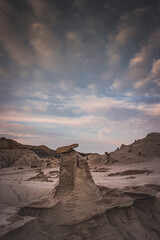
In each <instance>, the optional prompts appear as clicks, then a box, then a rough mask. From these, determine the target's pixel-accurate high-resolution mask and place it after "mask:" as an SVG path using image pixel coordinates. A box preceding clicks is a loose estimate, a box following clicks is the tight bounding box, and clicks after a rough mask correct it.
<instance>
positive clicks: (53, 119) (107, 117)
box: [0, 0, 160, 152]
mask: <svg viewBox="0 0 160 240" xmlns="http://www.w3.org/2000/svg"><path fill="white" fill-rule="evenodd" d="M159 14H160V4H159V1H158V0H155V1H154V2H151V1H149V0H145V1H139V2H137V1H133V0H131V1H127V0H119V1H116V0H113V1H110V0H108V1H100V2H98V1H93V0H92V1H91V0H84V1H79V0H69V1H50V0H46V1H43V0H24V1H23V2H19V1H17V0H15V1H13V2H12V1H10V0H2V1H0V62H1V64H0V110H1V115H0V135H1V136H8V137H13V138H14V139H20V140H21V141H22V142H25V143H34V144H47V145H48V146H50V147H53V148H56V147H57V146H59V145H63V144H68V143H73V142H79V143H80V150H81V151H99V152H104V151H109V150H113V149H114V148H116V147H117V145H120V144H121V143H122V142H123V143H129V142H131V141H133V140H134V139H135V138H140V137H143V136H144V135H145V134H147V133H148V132H153V131H159V130H160V129H159V122H160V95H159V93H160V58H159V52H160V27H159ZM143 126H145V128H143ZM87 146H88V148H87ZM93 149H94V150H93Z"/></svg>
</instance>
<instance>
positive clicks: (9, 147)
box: [0, 137, 60, 167]
mask: <svg viewBox="0 0 160 240" xmlns="http://www.w3.org/2000/svg"><path fill="white" fill-rule="evenodd" d="M59 157H60V155H59V154H57V152H56V151H55V150H52V149H50V148H48V147H47V146H45V145H41V146H32V145H24V144H21V143H18V142H16V141H15V140H12V139H7V138H5V137H1V138H0V167H9V166H13V165H18V166H21V165H27V166H32V167H36V166H41V165H43V163H44V162H45V161H44V159H45V160H46V161H48V165H49V163H50V161H49V159H50V160H51V162H53V161H52V160H56V159H58V158H59Z"/></svg>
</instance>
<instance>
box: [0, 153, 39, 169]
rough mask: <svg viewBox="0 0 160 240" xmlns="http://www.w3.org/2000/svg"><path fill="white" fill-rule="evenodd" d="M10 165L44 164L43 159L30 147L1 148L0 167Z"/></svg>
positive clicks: (32, 165)
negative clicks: (29, 148)
mask: <svg viewBox="0 0 160 240" xmlns="http://www.w3.org/2000/svg"><path fill="white" fill-rule="evenodd" d="M9 166H16V167H19V166H30V167H40V166H42V160H41V159H40V158H39V157H38V156H37V155H36V154H35V153H34V152H32V151H30V150H28V149H8V150H7V149H4V150H0V168H2V167H9Z"/></svg>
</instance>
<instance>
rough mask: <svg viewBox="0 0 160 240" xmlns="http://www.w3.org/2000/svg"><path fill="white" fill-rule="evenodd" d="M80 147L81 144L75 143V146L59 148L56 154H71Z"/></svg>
mask: <svg viewBox="0 0 160 240" xmlns="http://www.w3.org/2000/svg"><path fill="white" fill-rule="evenodd" d="M78 146H79V144H77V143H75V144H72V145H69V146H63V147H59V148H57V149H56V152H57V153H60V154H61V153H67V152H71V151H72V150H73V148H76V147H78Z"/></svg>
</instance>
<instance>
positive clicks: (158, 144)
mask: <svg viewBox="0 0 160 240" xmlns="http://www.w3.org/2000/svg"><path fill="white" fill-rule="evenodd" d="M155 157H158V158H159V157H160V133H157V132H153V133H149V134H148V135H147V136H146V137H145V138H143V139H139V140H135V142H134V143H132V144H130V145H124V144H122V145H121V147H120V148H117V150H116V151H114V152H111V153H109V154H108V156H107V158H108V162H109V163H111V164H112V163H114V162H128V163H131V162H136V161H138V162H141V161H146V160H151V159H153V158H155Z"/></svg>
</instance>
